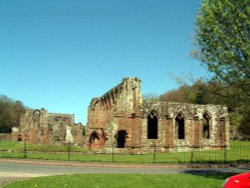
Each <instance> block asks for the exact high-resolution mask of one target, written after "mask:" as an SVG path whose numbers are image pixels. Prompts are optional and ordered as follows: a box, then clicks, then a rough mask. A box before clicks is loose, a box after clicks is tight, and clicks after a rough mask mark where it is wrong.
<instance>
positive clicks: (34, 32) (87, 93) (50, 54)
mask: <svg viewBox="0 0 250 188" xmlns="http://www.w3.org/2000/svg"><path fill="white" fill-rule="evenodd" d="M200 3H201V0H191V1H187V0H174V1H172V0H22V1H20V0H0V94H3V95H7V96H8V97H10V98H12V99H15V100H21V101H22V102H23V103H24V104H25V105H26V106H28V107H30V108H41V107H44V108H45V109H47V110H48V111H49V112H58V113H74V114H75V120H76V122H82V123H83V124H86V122H87V108H88V105H89V102H90V100H91V99H92V98H93V97H98V96H101V95H103V94H104V93H105V92H106V91H108V90H109V89H111V88H113V87H114V86H116V85H117V84H118V83H120V82H121V80H122V78H124V77H130V76H133V77H135V76H136V77H139V78H140V79H141V80H142V92H143V93H144V94H145V93H151V92H152V93H155V94H158V95H160V94H163V93H164V92H166V91H168V90H171V89H175V88H177V87H178V84H177V83H176V82H175V81H174V80H173V78H172V76H171V75H174V76H184V75H187V74H189V73H192V74H193V76H194V78H199V77H201V76H204V75H205V74H206V70H205V69H204V68H203V67H201V66H200V63H199V62H198V61H196V60H193V59H191V58H190V57H189V53H190V51H191V50H192V49H193V48H194V46H193V43H192V38H193V35H194V28H195V24H194V22H195V18H196V13H197V9H198V7H199V5H200Z"/></svg>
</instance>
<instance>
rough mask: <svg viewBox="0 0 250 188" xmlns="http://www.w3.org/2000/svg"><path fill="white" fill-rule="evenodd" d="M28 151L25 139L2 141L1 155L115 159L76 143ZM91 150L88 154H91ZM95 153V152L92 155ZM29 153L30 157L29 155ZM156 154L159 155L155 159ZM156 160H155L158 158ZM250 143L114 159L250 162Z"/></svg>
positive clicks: (36, 146)
mask: <svg viewBox="0 0 250 188" xmlns="http://www.w3.org/2000/svg"><path fill="white" fill-rule="evenodd" d="M26 149H27V152H26V153H24V152H23V150H24V143H22V142H0V158H24V157H26V158H28V159H45V160H69V159H70V160H71V161H82V162H113V161H112V155H110V154H109V155H107V154H93V152H91V151H89V150H87V149H84V148H81V147H76V146H71V147H70V155H68V146H62V145H45V144H27V145H26ZM87 153H88V154H87ZM91 153H92V154H91ZM25 155H26V156H25ZM154 157H155V158H154ZM154 159H155V161H154ZM249 161H250V142H231V144H230V149H228V150H213V151H211V150H209V151H197V150H194V151H193V152H190V151H187V152H177V153H168V152H165V153H156V155H155V156H153V154H143V155H119V154H115V155H114V162H121V163H152V162H156V163H190V162H198V163H223V162H230V163H233V162H249Z"/></svg>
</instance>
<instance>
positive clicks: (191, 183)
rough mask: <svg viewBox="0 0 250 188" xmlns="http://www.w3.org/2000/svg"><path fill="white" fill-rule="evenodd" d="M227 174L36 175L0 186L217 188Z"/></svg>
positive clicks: (31, 187) (10, 187) (6, 187)
mask: <svg viewBox="0 0 250 188" xmlns="http://www.w3.org/2000/svg"><path fill="white" fill-rule="evenodd" d="M228 176H230V175H218V174H210V175H209V174H206V175H204V176H200V175H198V176H197V175H190V174H178V175H177V174H163V175H156V174H136V175H135V174H82V175H80V174H76V175H65V176H49V177H39V178H33V179H29V180H24V181H20V182H15V183H12V184H9V185H7V186H5V187H4V188H21V187H29V188H64V187H65V188H66V187H70V188H78V187H88V188H110V187H123V188H133V187H135V188H138V187H143V188H149V187H150V188H154V187H155V188H161V187H162V188H166V187H169V188H180V187H181V188H200V187H202V188H218V187H221V185H222V183H223V181H224V180H225V179H226V178H227V177H228Z"/></svg>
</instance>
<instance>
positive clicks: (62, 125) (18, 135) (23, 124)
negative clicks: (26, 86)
mask: <svg viewBox="0 0 250 188" xmlns="http://www.w3.org/2000/svg"><path fill="white" fill-rule="evenodd" d="M82 131H83V126H82V125H81V124H80V123H79V124H75V123H74V115H73V114H55V113H48V112H47V110H45V109H39V110H38V109H36V110H34V109H26V110H25V113H24V114H23V115H22V116H21V118H20V126H19V127H18V128H16V127H14V128H12V140H17V141H24V140H26V141H27V142H30V143H34V144H35V143H36V144H64V143H65V144H66V143H74V144H76V145H83V141H84V140H83V135H82Z"/></svg>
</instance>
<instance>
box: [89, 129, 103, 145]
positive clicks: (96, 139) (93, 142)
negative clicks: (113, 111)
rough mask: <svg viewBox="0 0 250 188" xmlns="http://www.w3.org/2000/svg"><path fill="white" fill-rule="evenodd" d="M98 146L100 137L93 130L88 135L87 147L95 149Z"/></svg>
mask: <svg viewBox="0 0 250 188" xmlns="http://www.w3.org/2000/svg"><path fill="white" fill-rule="evenodd" d="M99 147H100V137H99V135H98V134H97V133H96V132H93V133H91V135H90V136H89V148H90V149H96V148H99Z"/></svg>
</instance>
